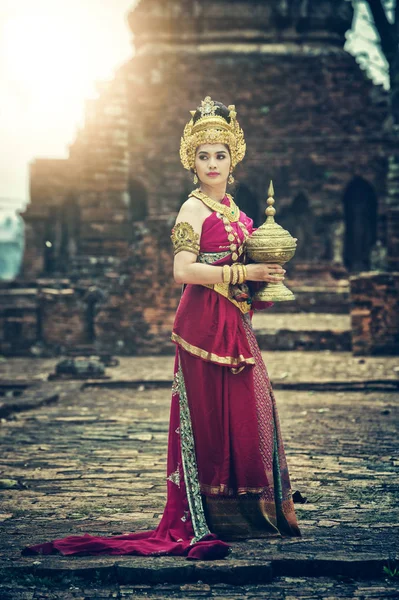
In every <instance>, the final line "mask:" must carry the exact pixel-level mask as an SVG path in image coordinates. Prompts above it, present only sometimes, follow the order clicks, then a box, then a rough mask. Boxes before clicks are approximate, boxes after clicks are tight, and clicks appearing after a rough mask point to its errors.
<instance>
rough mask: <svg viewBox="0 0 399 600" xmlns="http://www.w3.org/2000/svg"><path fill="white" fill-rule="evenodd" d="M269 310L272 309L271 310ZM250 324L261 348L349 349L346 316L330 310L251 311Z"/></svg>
mask: <svg viewBox="0 0 399 600" xmlns="http://www.w3.org/2000/svg"><path fill="white" fill-rule="evenodd" d="M272 311H273V312H272ZM253 327H254V330H255V333H256V337H257V340H258V343H259V347H260V348H261V350H306V351H315V350H332V351H334V352H349V351H350V350H351V328H350V316H349V315H343V314H341V315H340V314H330V313H327V314H326V313H297V314H291V313H277V314H275V313H274V306H273V308H272V309H271V310H270V312H269V311H265V312H258V313H255V315H254V317H253Z"/></svg>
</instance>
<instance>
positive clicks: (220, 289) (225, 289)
mask: <svg viewBox="0 0 399 600" xmlns="http://www.w3.org/2000/svg"><path fill="white" fill-rule="evenodd" d="M202 285H203V286H204V287H207V288H209V289H211V290H213V291H214V292H216V293H217V294H220V295H221V296H223V297H224V298H227V300H229V301H230V302H231V303H232V304H234V306H236V307H237V308H238V309H239V310H240V311H241V312H242V313H243V314H244V315H245V314H246V313H249V311H250V310H252V307H251V304H248V302H246V301H245V300H244V301H243V302H237V300H234V298H233V297H232V295H231V287H230V284H229V283H203V284H202Z"/></svg>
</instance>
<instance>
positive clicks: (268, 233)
mask: <svg viewBox="0 0 399 600" xmlns="http://www.w3.org/2000/svg"><path fill="white" fill-rule="evenodd" d="M268 196H269V197H268V199H267V204H268V207H267V208H266V211H265V213H266V217H267V219H266V221H265V222H264V223H263V225H261V226H260V227H259V228H258V229H257V230H256V231H255V232H254V233H253V234H252V235H251V236H250V237H249V238H248V239H247V243H246V252H247V256H248V257H249V258H250V259H252V260H253V261H255V262H257V263H277V264H279V265H283V264H284V263H286V262H288V261H289V260H290V259H291V258H292V257H293V256H294V254H295V250H296V238H293V237H292V235H291V234H290V233H289V232H288V231H287V230H286V229H283V228H282V227H281V226H280V225H278V224H277V223H276V222H275V220H274V215H275V214H276V210H275V208H273V204H274V198H273V196H274V189H273V182H272V181H271V182H270V186H269V190H268ZM253 299H254V300H262V301H269V302H270V301H271V302H284V301H286V300H294V299H295V296H294V294H293V293H292V292H291V290H289V289H288V288H287V287H286V286H285V285H284V283H283V282H282V281H276V283H265V285H264V286H262V287H261V288H260V289H259V290H258V292H256V294H255V296H254V297H253Z"/></svg>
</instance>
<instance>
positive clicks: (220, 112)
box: [190, 100, 231, 173]
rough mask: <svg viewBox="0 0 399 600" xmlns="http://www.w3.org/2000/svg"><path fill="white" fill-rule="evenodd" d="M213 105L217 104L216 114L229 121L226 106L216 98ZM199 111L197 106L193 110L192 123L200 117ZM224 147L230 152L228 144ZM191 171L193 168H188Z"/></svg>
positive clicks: (192, 171)
mask: <svg viewBox="0 0 399 600" xmlns="http://www.w3.org/2000/svg"><path fill="white" fill-rule="evenodd" d="M214 103H215V105H216V106H217V109H216V111H215V113H216V115H219V116H220V117H223V119H224V120H225V121H227V123H230V121H231V119H230V117H229V112H230V111H229V109H228V108H227V106H225V105H224V104H222V103H221V102H217V101H216V100H214ZM201 116H202V115H201V113H200V110H199V108H197V110H196V111H195V115H194V116H193V123H196V122H197V121H198V119H199V118H200V117H201ZM226 147H227V148H228V151H229V152H230V148H229V146H227V144H226ZM190 171H191V173H194V169H190Z"/></svg>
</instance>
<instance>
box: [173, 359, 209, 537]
mask: <svg viewBox="0 0 399 600" xmlns="http://www.w3.org/2000/svg"><path fill="white" fill-rule="evenodd" d="M173 385H174V389H175V390H176V391H177V393H178V396H179V408H180V443H181V455H182V462H183V471H184V482H185V485H186V493H187V500H188V505H189V508H190V514H191V520H192V524H193V529H194V537H193V539H192V540H191V542H190V544H195V543H196V542H199V541H200V540H201V539H202V538H203V537H205V536H206V535H209V533H210V531H209V528H208V524H207V522H206V519H205V513H204V508H203V505H202V498H201V491H200V487H199V482H198V469H197V459H196V455H195V445H194V435H193V428H192V425H191V415H190V409H189V406H188V399H187V392H186V386H185V383H184V377H183V371H182V369H181V367H180V366H179V370H178V371H177V373H176V375H175V381H174V384H173ZM179 483H180V481H179Z"/></svg>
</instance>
